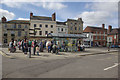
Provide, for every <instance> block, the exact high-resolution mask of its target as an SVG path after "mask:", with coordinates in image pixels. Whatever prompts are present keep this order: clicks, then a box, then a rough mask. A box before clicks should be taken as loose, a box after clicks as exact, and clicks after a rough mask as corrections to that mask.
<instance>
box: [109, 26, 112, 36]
mask: <svg viewBox="0 0 120 80" xmlns="http://www.w3.org/2000/svg"><path fill="white" fill-rule="evenodd" d="M111 30H112V26H111V25H109V26H108V34H109V33H110V32H111Z"/></svg>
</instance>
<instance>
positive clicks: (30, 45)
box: [28, 40, 32, 58]
mask: <svg viewBox="0 0 120 80" xmlns="http://www.w3.org/2000/svg"><path fill="white" fill-rule="evenodd" d="M31 47H32V41H31V40H29V42H28V52H29V58H31Z"/></svg>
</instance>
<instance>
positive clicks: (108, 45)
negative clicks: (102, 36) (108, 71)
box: [107, 43, 110, 51]
mask: <svg viewBox="0 0 120 80" xmlns="http://www.w3.org/2000/svg"><path fill="white" fill-rule="evenodd" d="M107 47H108V51H110V44H109V43H107Z"/></svg>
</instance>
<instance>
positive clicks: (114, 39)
mask: <svg viewBox="0 0 120 80" xmlns="http://www.w3.org/2000/svg"><path fill="white" fill-rule="evenodd" d="M119 31H120V28H114V29H112V26H111V25H109V26H108V37H107V42H108V43H110V44H111V46H112V47H115V46H116V47H118V46H119V47H120V34H119Z"/></svg>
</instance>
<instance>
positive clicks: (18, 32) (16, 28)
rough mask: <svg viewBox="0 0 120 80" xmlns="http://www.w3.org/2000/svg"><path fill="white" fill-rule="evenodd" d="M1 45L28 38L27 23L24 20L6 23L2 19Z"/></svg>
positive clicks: (3, 18) (5, 20)
mask: <svg viewBox="0 0 120 80" xmlns="http://www.w3.org/2000/svg"><path fill="white" fill-rule="evenodd" d="M1 25H2V45H3V46H6V45H8V43H9V42H10V41H11V39H14V40H21V39H24V38H29V26H30V23H29V21H26V20H11V21H7V19H6V18H5V17H2V23H1Z"/></svg>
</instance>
